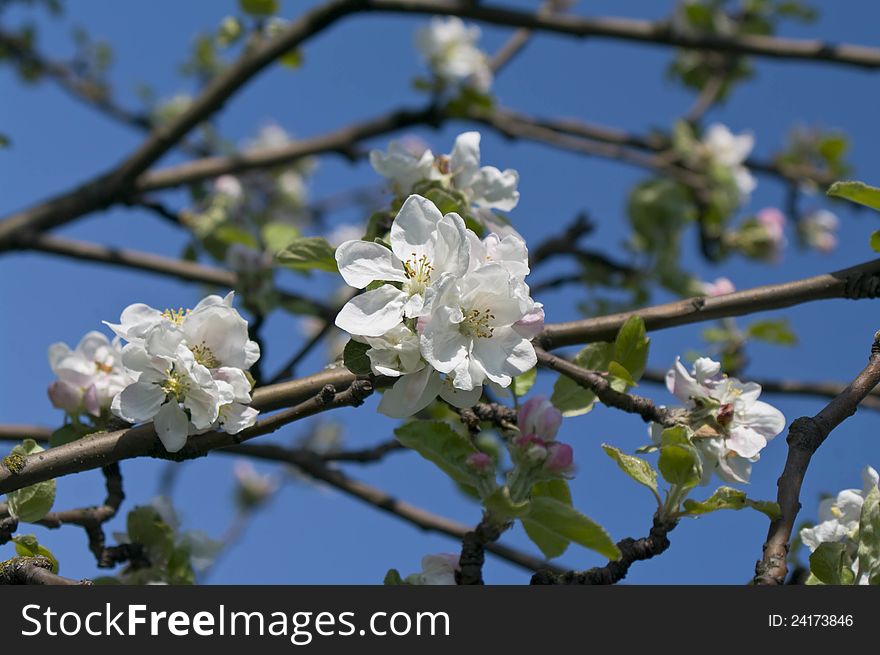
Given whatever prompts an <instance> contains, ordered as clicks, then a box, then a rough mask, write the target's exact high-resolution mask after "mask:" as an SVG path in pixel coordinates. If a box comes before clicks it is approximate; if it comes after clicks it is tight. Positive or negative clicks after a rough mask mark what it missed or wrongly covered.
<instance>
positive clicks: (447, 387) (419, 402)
mask: <svg viewBox="0 0 880 655" xmlns="http://www.w3.org/2000/svg"><path fill="white" fill-rule="evenodd" d="M482 395H483V387H482V386H475V387H474V388H473V389H470V390H462V389H456V388H455V387H454V386H453V383H452V378H450V377H448V376H447V377H445V378H443V377H441V376H440V374H439V373H438V372H437V371H436V370H434V369H433V368H432V367H431V366H424V367H423V368H421V369H420V370H418V371H416V372H415V373H409V374H407V375H402V376H401V377H399V378H398V379H397V382H395V383H394V386H393V387H391V388H390V389H388V391H386V392H385V393H384V394H382V400H380V401H379V411H380V412H381V413H382V414H385V416H390V417H391V418H409V417H410V416H412V415H413V414H416V413H417V412H420V411H421V410H423V409H425V407H427V406H428V405H430V404H431V403H432V402H433V401H434V400H436V399H437V398H438V397H439V398H441V399H442V400H445V401H446V402H448V403H449V404H450V405H452V406H453V407H458V408H459V409H465V408H467V407H473V406H474V405H476V404H477V403H478V402H479V401H480V396H482Z"/></svg>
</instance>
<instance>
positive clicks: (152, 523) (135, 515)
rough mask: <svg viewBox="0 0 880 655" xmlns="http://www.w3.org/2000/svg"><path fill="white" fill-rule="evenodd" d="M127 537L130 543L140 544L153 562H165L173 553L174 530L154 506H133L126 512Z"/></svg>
mask: <svg viewBox="0 0 880 655" xmlns="http://www.w3.org/2000/svg"><path fill="white" fill-rule="evenodd" d="M126 526H127V532H128V538H129V539H130V540H131V541H132V543H136V544H141V545H142V546H144V548H145V549H146V550H147V552H148V553H149V555H150V559H151V560H155V561H153V564H154V565H155V564H158V563H160V562H167V561H169V560H170V558H171V557H172V555H173V553H174V531H173V530H172V529H171V526H169V525H168V524H167V523H165V521H163V520H162V517H161V516H160V515H159V512H157V511H156V508H154V507H150V506H148V505H144V506H141V507H135V508H134V509H133V510H131V511H130V512H129V513H128V519H127V523H126Z"/></svg>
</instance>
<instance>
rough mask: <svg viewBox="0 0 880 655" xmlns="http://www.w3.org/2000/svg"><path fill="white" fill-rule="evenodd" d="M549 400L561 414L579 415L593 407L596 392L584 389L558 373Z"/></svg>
mask: <svg viewBox="0 0 880 655" xmlns="http://www.w3.org/2000/svg"><path fill="white" fill-rule="evenodd" d="M550 402H551V403H553V406H554V407H555V408H556V409H558V410H559V411H560V412H562V415H563V416H568V417H571V416H580V415H581V414H586V413H587V412H589V411H590V410H591V409H593V405H594V404H595V403H596V394H594V393H593V392H592V391H588V390H586V389H584V388H583V387H582V386H581V385H579V384H578V383H577V382H575V381H574V380H572V379H571V378H569V377H566V376H564V375H560V376H559V377H558V378H556V382H555V383H554V384H553V393H552V394H550Z"/></svg>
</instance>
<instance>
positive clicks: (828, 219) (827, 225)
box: [797, 209, 840, 253]
mask: <svg viewBox="0 0 880 655" xmlns="http://www.w3.org/2000/svg"><path fill="white" fill-rule="evenodd" d="M797 227H798V232H799V233H800V235H801V238H802V239H803V241H804V243H805V244H806V245H808V246H810V247H811V248H815V249H816V250H818V251H819V252H823V253H828V252H831V251H832V250H834V249H835V248H836V247H837V234H836V232H837V229H838V228H839V227H840V221H839V220H838V218H837V216H836V215H835V214H833V213H832V212H830V211H828V210H827V209H817V210H814V211H811V212H809V213H808V214H806V215H805V216H803V217H801V220H800V221H798V223H797Z"/></svg>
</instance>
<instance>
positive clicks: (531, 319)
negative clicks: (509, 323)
mask: <svg viewBox="0 0 880 655" xmlns="http://www.w3.org/2000/svg"><path fill="white" fill-rule="evenodd" d="M513 329H514V330H516V333H517V334H519V335H520V336H521V337H523V338H525V339H534V338H535V337H536V336H538V335H539V334H541V332H543V331H544V305H542V304H541V303H539V302H536V303H535V306H534V307H533V308H532V309H531V310H530V311H529V312H528V313H527V314H526V315H525V316H523V317H522V318H521V319H519V320H518V321H517V322H516V323H514V324H513Z"/></svg>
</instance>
